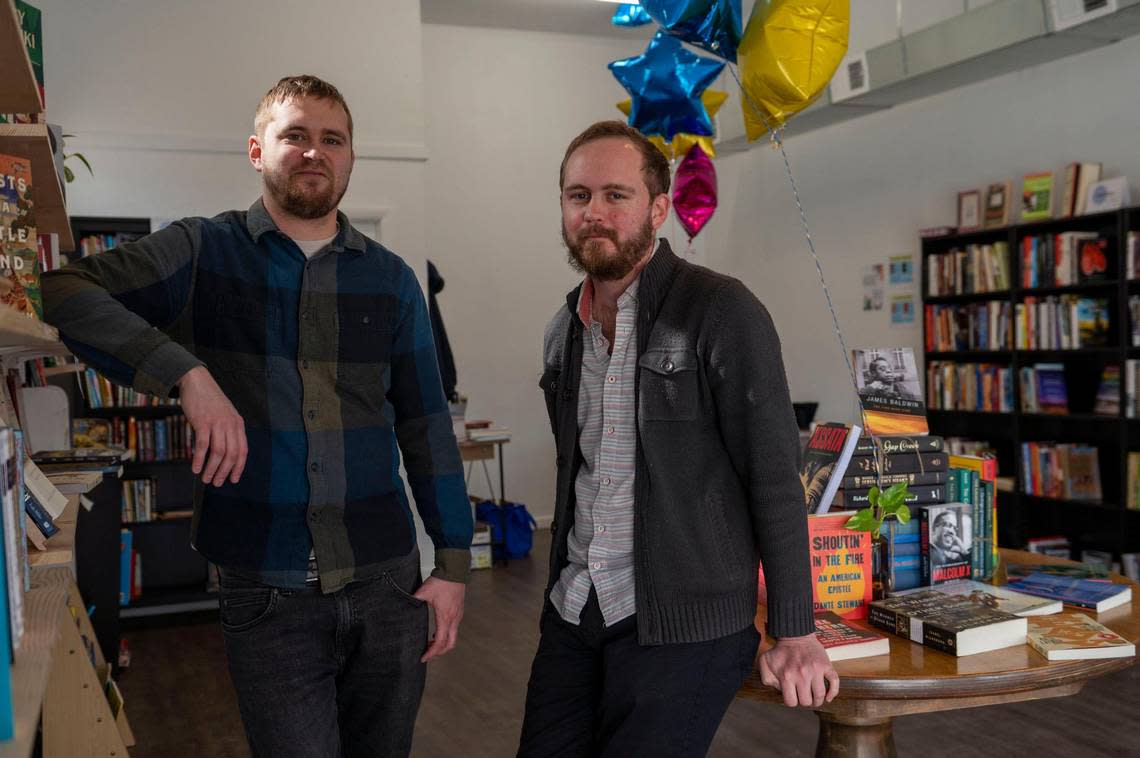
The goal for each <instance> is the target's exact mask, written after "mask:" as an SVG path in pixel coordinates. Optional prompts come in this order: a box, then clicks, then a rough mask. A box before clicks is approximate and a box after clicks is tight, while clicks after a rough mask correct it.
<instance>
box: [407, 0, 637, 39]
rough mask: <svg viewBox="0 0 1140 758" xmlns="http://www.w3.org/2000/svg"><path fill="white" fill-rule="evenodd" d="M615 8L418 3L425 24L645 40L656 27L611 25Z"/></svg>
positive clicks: (545, 1) (547, 0)
mask: <svg viewBox="0 0 1140 758" xmlns="http://www.w3.org/2000/svg"><path fill="white" fill-rule="evenodd" d="M615 10H617V6H616V5H614V4H612V3H601V2H598V0H420V13H421V15H422V17H423V22H424V23H425V24H449V25H452V26H490V27H496V28H500V29H527V30H531V31H541V32H563V33H565V34H586V35H590V36H602V37H623V38H625V39H630V40H648V39H649V37H651V36H652V32H653V31H656V27H653V26H642V27H636V28H633V29H630V28H626V27H620V26H614V25H613V24H611V23H610V18H612V17H613V15H614V11H615Z"/></svg>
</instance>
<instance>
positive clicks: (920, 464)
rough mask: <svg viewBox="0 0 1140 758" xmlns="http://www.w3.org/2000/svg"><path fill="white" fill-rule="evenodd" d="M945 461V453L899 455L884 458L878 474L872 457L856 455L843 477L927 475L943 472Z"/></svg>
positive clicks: (945, 465) (945, 466)
mask: <svg viewBox="0 0 1140 758" xmlns="http://www.w3.org/2000/svg"><path fill="white" fill-rule="evenodd" d="M947 460H948V459H947V457H946V454H945V453H899V454H898V455H888V456H887V457H885V458H884V459H883V470H882V471H881V472H880V471H879V470H878V468H879V467H878V465H877V462H876V460H875V458H874V457H873V456H870V455H856V456H852V458H851V463H849V464H847V472H846V473H845V474H844V477H848V476H869V475H874V474H876V473H882V474H927V473H932V472H937V471H942V472H945V471H946V468H947Z"/></svg>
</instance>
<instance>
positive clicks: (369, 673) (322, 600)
mask: <svg viewBox="0 0 1140 758" xmlns="http://www.w3.org/2000/svg"><path fill="white" fill-rule="evenodd" d="M419 585H420V566H419V551H414V552H413V554H412V555H411V556H409V558H408V559H407V560H406V561H403V562H401V563H400V565H399V566H398V567H396V568H394V569H392V570H391V571H389V572H387V573H384V574H383V575H381V576H380V577H378V578H376V579H372V580H368V581H360V582H354V583H352V584H350V585H348V586H347V587H345V588H344V589H342V590H340V591H338V592H335V593H332V594H329V595H325V594H322V593H321V592H320V590H319V589H317V588H316V587H308V588H305V589H281V588H278V587H270V586H267V585H264V584H260V583H258V582H255V581H251V580H249V579H247V578H244V577H241V576H238V575H235V574H234V573H232V572H226V571H224V570H223V571H222V573H221V592H220V597H219V602H220V606H221V619H222V631H223V633H224V637H225V644H226V656H227V658H228V659H229V666H230V675H231V677H232V678H233V683H234V687H235V688H236V689H237V698H238V706H239V707H240V709H241V717H242V722H243V723H244V725H245V732H246V736H247V737H248V739H249V745H250V749H251V750H252V752H253V755H254V756H255V758H263V757H264V758H292V757H294V756H295V757H296V758H341V756H345V757H346V758H356V757H357V756H370V757H371V756H406V755H408V752H409V751H410V750H411V745H412V731H413V728H414V727H415V722H416V711H417V710H418V708H419V704H420V697H421V696H422V694H423V689H424V675H425V670H426V667H425V666H424V664H422V663H420V656H421V655H423V652H424V649H425V648H426V646H427V635H428V610H427V605H426V604H425V603H423V602H422V601H420V600H418V599H416V598H414V597H412V595H411V593H412V592H415V590H416V588H417V587H418V586H419Z"/></svg>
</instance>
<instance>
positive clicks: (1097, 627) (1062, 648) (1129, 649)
mask: <svg viewBox="0 0 1140 758" xmlns="http://www.w3.org/2000/svg"><path fill="white" fill-rule="evenodd" d="M816 626H817V628H818V624H817V625H816ZM1027 641H1028V642H1029V645H1030V646H1031V647H1032V648H1033V649H1034V650H1036V651H1037V652H1038V653H1041V655H1043V656H1045V658H1046V659H1047V660H1050V661H1076V660H1084V659H1090V658H1132V657H1134V656H1135V655H1136V646H1135V645H1134V644H1132V643H1131V642H1129V641H1128V640H1126V639H1124V638H1123V637H1121V636H1120V635H1119V634H1117V633H1116V632H1114V631H1112V630H1111V629H1109V628H1108V627H1106V626H1105V625H1104V624H1101V623H1099V622H1097V621H1094V620H1093V619H1091V618H1089V617H1088V616H1086V615H1085V614H1083V613H1059V614H1057V615H1056V616H1045V617H1043V618H1033V619H1030V620H1029V634H1028V636H1027Z"/></svg>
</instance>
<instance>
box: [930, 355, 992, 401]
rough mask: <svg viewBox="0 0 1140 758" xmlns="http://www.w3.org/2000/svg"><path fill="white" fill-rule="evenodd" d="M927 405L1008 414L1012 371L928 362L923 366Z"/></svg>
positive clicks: (985, 366) (988, 365)
mask: <svg viewBox="0 0 1140 758" xmlns="http://www.w3.org/2000/svg"><path fill="white" fill-rule="evenodd" d="M926 406H927V408H930V409H932V410H943V411H979V412H986V413H1009V412H1011V411H1012V410H1013V370H1012V369H1011V368H1009V367H1008V366H1002V365H998V364H993V363H955V362H952V361H930V362H928V363H927V365H926Z"/></svg>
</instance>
